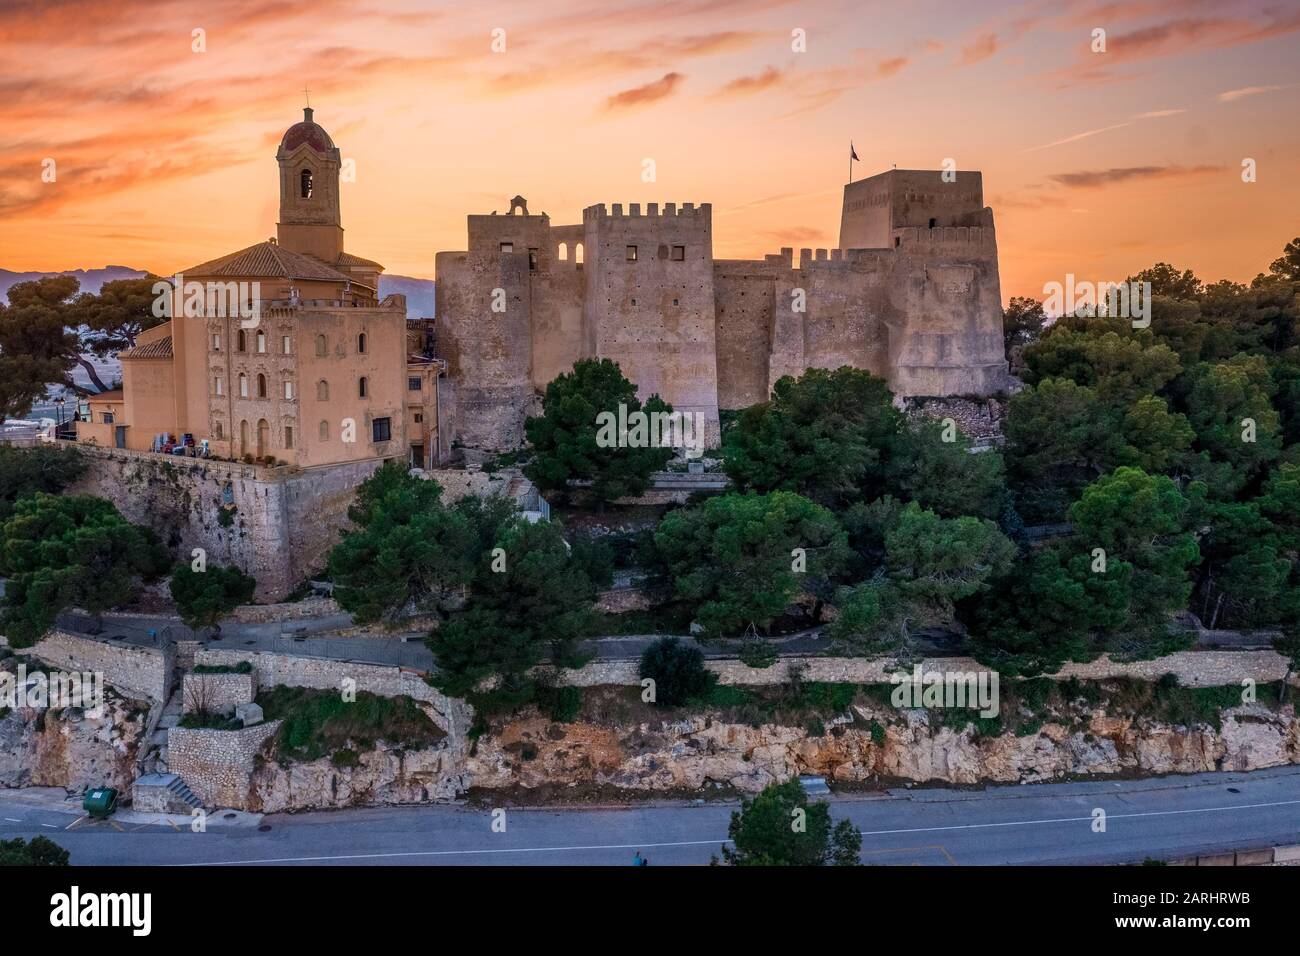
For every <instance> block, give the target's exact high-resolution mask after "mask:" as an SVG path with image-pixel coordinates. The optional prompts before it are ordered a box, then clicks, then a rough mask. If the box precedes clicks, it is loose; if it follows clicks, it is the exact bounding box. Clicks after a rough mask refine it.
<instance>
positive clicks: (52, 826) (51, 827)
mask: <svg viewBox="0 0 1300 956" xmlns="http://www.w3.org/2000/svg"><path fill="white" fill-rule="evenodd" d="M41 826H43V827H49V828H50V829H51V830H57V829H58V827H56V826H55V825H54V824H53V823H42V824H41Z"/></svg>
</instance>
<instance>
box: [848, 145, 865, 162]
mask: <svg viewBox="0 0 1300 956" xmlns="http://www.w3.org/2000/svg"><path fill="white" fill-rule="evenodd" d="M855 159H857V160H858V162H862V160H860V159H858V151H857V150H856V149H854V148H853V140H849V162H853V160H855Z"/></svg>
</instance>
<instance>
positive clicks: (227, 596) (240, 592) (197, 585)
mask: <svg viewBox="0 0 1300 956" xmlns="http://www.w3.org/2000/svg"><path fill="white" fill-rule="evenodd" d="M170 587H171V595H172V600H173V601H174V602H175V603H176V611H177V613H178V614H180V616H181V620H182V621H184V622H185V623H186V624H187V625H188V626H189V627H192V628H194V629H195V630H197V629H199V628H204V627H211V628H213V629H214V630H216V631H218V632H219V631H220V630H221V625H220V621H221V619H222V618H223V617H225V616H226V615H227V614H229V613H230V612H231V611H233V610H234V609H235V608H237V607H239V605H241V604H247V603H248V602H249V601H251V600H253V591H254V589H255V588H256V587H257V582H256V581H254V580H253V579H252V578H251V577H249V576H248V575H247V574H245V573H244V572H243V571H241V570H240V569H239V568H236V567H233V566H227V565H220V564H212V565H208V566H206V567H204V568H203V569H202V570H195V569H194V568H193V566H192V564H191V563H190V562H181V563H180V564H178V565H177V566H176V567H175V569H174V570H173V571H172V576H171V581H170Z"/></svg>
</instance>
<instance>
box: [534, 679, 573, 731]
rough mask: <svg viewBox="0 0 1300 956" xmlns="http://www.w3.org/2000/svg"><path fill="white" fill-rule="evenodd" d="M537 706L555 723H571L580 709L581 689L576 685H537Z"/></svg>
mask: <svg viewBox="0 0 1300 956" xmlns="http://www.w3.org/2000/svg"><path fill="white" fill-rule="evenodd" d="M537 706H538V707H539V708H541V709H542V710H543V711H545V713H546V715H547V716H548V717H550V718H551V720H553V721H555V722H556V723H557V724H571V723H573V721H574V719H575V718H576V717H577V716H578V711H579V710H581V709H582V690H581V689H580V688H577V687H540V686H539V687H538V688H537Z"/></svg>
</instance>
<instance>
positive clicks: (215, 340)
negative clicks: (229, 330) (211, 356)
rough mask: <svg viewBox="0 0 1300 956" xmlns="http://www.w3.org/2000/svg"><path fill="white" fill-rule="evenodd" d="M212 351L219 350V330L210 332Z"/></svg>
mask: <svg viewBox="0 0 1300 956" xmlns="http://www.w3.org/2000/svg"><path fill="white" fill-rule="evenodd" d="M212 351H214V352H220V351H221V334H220V333H219V332H213V333H212Z"/></svg>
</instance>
